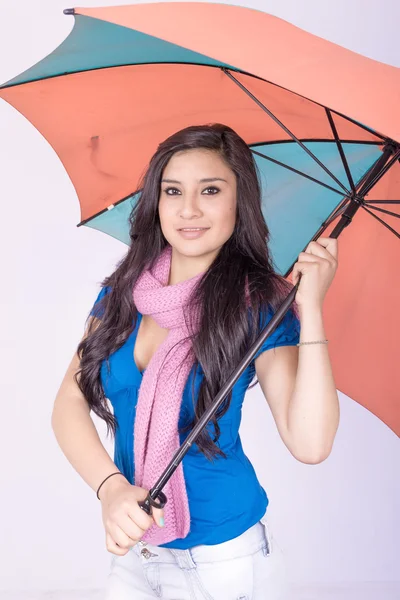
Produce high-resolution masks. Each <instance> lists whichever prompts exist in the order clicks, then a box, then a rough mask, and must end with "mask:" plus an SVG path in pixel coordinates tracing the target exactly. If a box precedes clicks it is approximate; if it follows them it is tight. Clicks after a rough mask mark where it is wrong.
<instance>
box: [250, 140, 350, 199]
mask: <svg viewBox="0 0 400 600" xmlns="http://www.w3.org/2000/svg"><path fill="white" fill-rule="evenodd" d="M250 150H251V151H252V152H253V153H254V154H258V156H261V157H262V158H265V159H266V160H270V161H271V162H273V163H275V164H277V165H279V166H280V167H283V168H284V169H289V171H293V173H297V175H301V176H302V177H306V179H310V180H311V181H314V183H318V184H319V185H322V186H323V187H326V188H328V190H332V192H336V194H340V195H341V196H343V192H341V191H340V190H336V189H335V188H333V187H331V186H330V185H328V184H326V183H323V182H322V181H319V179H315V178H314V177H311V175H307V174H306V173H303V172H302V171H299V170H298V169H295V168H294V167H289V165H286V164H285V163H283V162H281V161H279V160H276V159H275V158H271V157H270V156H266V155H265V154H262V153H261V152H258V150H254V149H253V148H250Z"/></svg>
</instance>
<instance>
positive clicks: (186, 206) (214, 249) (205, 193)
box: [158, 148, 236, 262]
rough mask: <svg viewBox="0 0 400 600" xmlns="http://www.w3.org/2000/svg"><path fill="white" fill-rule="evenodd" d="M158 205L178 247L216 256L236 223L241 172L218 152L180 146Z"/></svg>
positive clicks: (170, 238) (165, 176)
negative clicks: (237, 186)
mask: <svg viewBox="0 0 400 600" xmlns="http://www.w3.org/2000/svg"><path fill="white" fill-rule="evenodd" d="M158 211H159V217H160V222H161V229H162V232H163V234H164V237H165V238H166V240H167V241H168V243H169V244H170V245H171V246H172V247H173V248H174V250H175V251H177V252H178V253H179V254H181V255H183V256H191V257H200V256H203V257H205V255H208V256H209V259H210V262H212V260H214V258H215V257H216V256H217V254H218V252H219V250H220V249H221V247H222V246H223V245H224V243H225V242H226V241H227V240H228V239H229V238H230V236H231V235H232V233H233V230H234V228H235V221H236V176H235V174H234V172H233V171H232V170H231V169H230V167H229V166H228V165H227V164H226V163H225V162H224V160H223V159H222V158H221V157H220V155H219V154H218V153H217V152H214V151H212V150H207V149H203V148H199V149H197V148H196V149H193V150H184V151H182V152H177V153H175V154H174V155H173V156H172V157H171V159H170V160H169V162H168V164H167V166H166V167H165V169H164V172H163V175H162V180H161V188H160V198H159V205H158Z"/></svg>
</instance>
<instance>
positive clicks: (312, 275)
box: [292, 237, 338, 309]
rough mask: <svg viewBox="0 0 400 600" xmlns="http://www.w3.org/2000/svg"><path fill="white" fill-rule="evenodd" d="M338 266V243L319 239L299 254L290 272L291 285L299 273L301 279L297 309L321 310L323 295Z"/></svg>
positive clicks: (297, 295)
mask: <svg viewBox="0 0 400 600" xmlns="http://www.w3.org/2000/svg"><path fill="white" fill-rule="evenodd" d="M337 266H338V241H337V239H334V238H330V237H320V238H318V240H317V241H315V242H310V243H309V244H308V246H307V248H306V251H305V252H300V254H299V258H298V261H297V262H296V263H295V265H294V267H293V271H292V281H293V285H296V283H297V281H298V278H299V273H301V279H300V283H299V288H298V290H297V292H296V296H295V301H296V303H297V304H298V305H299V307H302V308H304V306H309V307H310V308H314V309H315V308H322V305H323V302H324V298H325V294H326V292H327V291H328V289H329V286H330V285H331V283H332V280H333V278H334V276H335V273H336V269H337Z"/></svg>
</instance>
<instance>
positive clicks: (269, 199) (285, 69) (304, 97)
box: [0, 2, 400, 434]
mask: <svg viewBox="0 0 400 600" xmlns="http://www.w3.org/2000/svg"><path fill="white" fill-rule="evenodd" d="M64 12H65V13H66V14H71V15H74V16H75V24H74V27H73V29H72V31H71V33H70V34H69V36H68V37H67V38H66V39H65V40H64V42H63V43H62V44H61V45H60V46H59V47H58V48H56V50H54V52H52V53H51V54H50V55H49V56H47V57H45V58H44V59H43V60H42V61H40V62H39V63H37V64H36V65H34V66H33V67H31V68H30V69H28V70H27V71H25V72H23V73H21V74H20V75H18V76H17V77H15V78H14V79H12V80H10V81H8V82H7V83H5V84H3V85H2V86H0V97H2V98H3V99H4V100H6V101H7V102H8V103H10V104H11V105H12V106H14V107H15V108H16V109H17V110H18V111H19V112H21V114H23V115H24V116H25V117H26V118H27V119H29V121H30V122H31V123H32V124H33V125H34V126H35V127H36V128H37V129H38V130H39V131H40V133H41V134H42V135H43V136H44V137H45V138H46V139H47V140H48V142H49V143H50V144H51V146H52V147H53V148H54V150H55V151H56V152H57V154H58V156H59V157H60V160H61V161H62V163H63V164H64V166H65V169H66V170H67V172H68V174H69V176H70V178H71V181H72V183H73V185H74V187H75V189H76V192H77V196H78V199H79V202H80V206H81V219H82V220H81V223H80V225H86V226H89V227H93V228H96V229H99V230H101V231H104V232H106V233H108V234H109V235H112V236H114V237H116V238H117V239H120V240H121V241H123V242H125V243H128V244H129V243H130V239H129V224H128V216H129V213H130V211H131V210H132V207H133V206H134V204H135V202H136V199H137V196H138V194H139V193H140V190H138V189H137V185H138V181H139V179H140V176H141V175H142V173H143V171H144V170H145V168H146V166H147V164H148V162H149V160H150V158H151V156H152V154H153V153H154V152H155V150H156V149H157V146H158V144H159V143H160V141H162V140H163V139H165V138H166V137H168V136H169V135H171V134H172V133H174V132H175V131H177V130H179V129H182V128H183V127H186V126H189V125H193V124H205V123H211V122H220V123H225V124H227V125H229V126H230V127H232V128H233V129H235V130H236V131H237V132H238V134H239V135H240V136H242V138H243V139H244V140H245V141H246V143H247V144H248V145H249V147H250V148H251V150H252V152H253V155H254V158H255V160H256V162H257V165H258V168H259V170H260V174H261V184H262V193H263V212H264V216H265V218H266V221H267V223H268V226H269V228H270V231H271V243H270V250H271V253H272V256H273V259H274V264H275V267H276V270H277V271H278V272H280V273H281V274H283V275H284V276H288V273H289V272H290V270H291V267H292V266H293V263H294V262H296V260H297V257H298V255H299V253H300V252H301V251H302V250H303V249H304V248H305V247H306V246H307V244H308V243H309V241H310V240H311V239H315V237H317V234H319V235H321V234H322V233H323V235H329V233H330V232H331V231H332V229H333V228H334V227H335V225H336V224H337V222H338V218H339V215H340V214H342V213H343V210H344V208H346V206H348V204H349V203H350V200H351V198H355V197H356V191H357V192H358V191H359V187H360V184H361V183H362V181H363V180H364V178H365V175H366V173H367V172H368V171H369V170H370V169H371V168H372V167H373V166H374V165H375V164H376V162H377V161H378V160H379V159H380V158H381V157H382V155H383V151H384V153H386V154H385V156H386V155H387V156H388V158H387V161H386V164H387V166H389V167H390V168H387V170H386V172H385V173H384V174H383V175H382V173H380V175H379V178H378V180H377V182H376V183H375V185H374V186H372V187H371V189H370V190H369V191H368V192H367V193H364V194H363V195H362V197H360V198H359V199H360V200H361V208H362V209H363V210H358V212H357V214H356V215H355V217H354V219H353V221H352V222H351V225H350V226H349V227H347V228H346V229H345V230H344V232H343V234H342V236H341V240H340V244H339V247H340V257H339V269H338V271H337V274H336V277H335V280H334V282H333V284H332V286H331V288H330V290H329V292H328V294H327V297H326V302H325V305H324V317H325V324H326V332H327V337H328V338H329V340H330V356H331V360H332V367H333V372H334V377H335V381H336V385H337V388H338V389H339V390H340V391H342V392H344V393H345V394H347V395H348V396H350V397H351V398H353V399H354V400H356V401H357V402H359V403H360V404H362V405H363V406H364V407H366V408H367V409H369V410H370V411H372V412H373V413H374V414H375V415H377V416H378V417H379V418H380V419H382V420H383V421H384V422H385V423H386V424H387V425H388V426H389V427H391V428H392V429H393V430H394V431H395V432H396V433H398V434H399V433H400V409H399V404H400V403H399V397H400V394H399V391H398V390H399V389H400V370H399V369H398V368H397V363H398V359H399V355H400V353H399V350H398V339H399V333H400V327H399V318H398V316H397V310H398V306H400V283H399V277H398V272H399V267H398V264H399V258H400V245H399V237H400V235H399V233H398V232H397V230H396V227H397V229H398V223H399V221H398V217H399V216H400V203H399V198H400V164H399V156H400V154H399V152H400V150H399V148H400V144H399V142H400V118H399V116H398V106H399V102H400V75H399V69H396V68H394V67H391V66H389V65H385V64H383V63H379V62H377V61H374V60H371V59H369V58H366V57H364V56H361V55H359V54H356V53H354V52H351V51H349V50H346V49H344V48H342V47H340V46H338V45H336V44H333V43H331V42H328V41H326V40H323V39H322V38H319V37H317V36H315V35H312V34H310V33H307V32H305V31H303V30H301V29H299V28H297V27H295V26H293V25H291V24H290V23H288V22H286V21H283V20H281V19H279V18H277V17H273V16H271V15H268V14H266V13H263V12H260V11H257V10H253V9H249V8H244V7H238V6H231V5H226V4H212V3H197V2H171V3H169V2H165V3H154V4H138V5H131V6H117V7H105V8H93V9H91V8H75V9H67V10H66V11H64Z"/></svg>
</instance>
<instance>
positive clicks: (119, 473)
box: [96, 471, 124, 500]
mask: <svg viewBox="0 0 400 600" xmlns="http://www.w3.org/2000/svg"><path fill="white" fill-rule="evenodd" d="M113 475H123V476H124V474H123V473H121V471H116V472H115V473H111V475H108V477H106V478H105V479H104V480H103V481H102V482H101V484H100V485H99V487H98V488H97V492H96V496H97V497H98V498H99V491H100V488H101V486H102V485H103V483H104V482H106V481H107V479H108V478H109V477H112V476H113ZM99 500H100V498H99Z"/></svg>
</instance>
